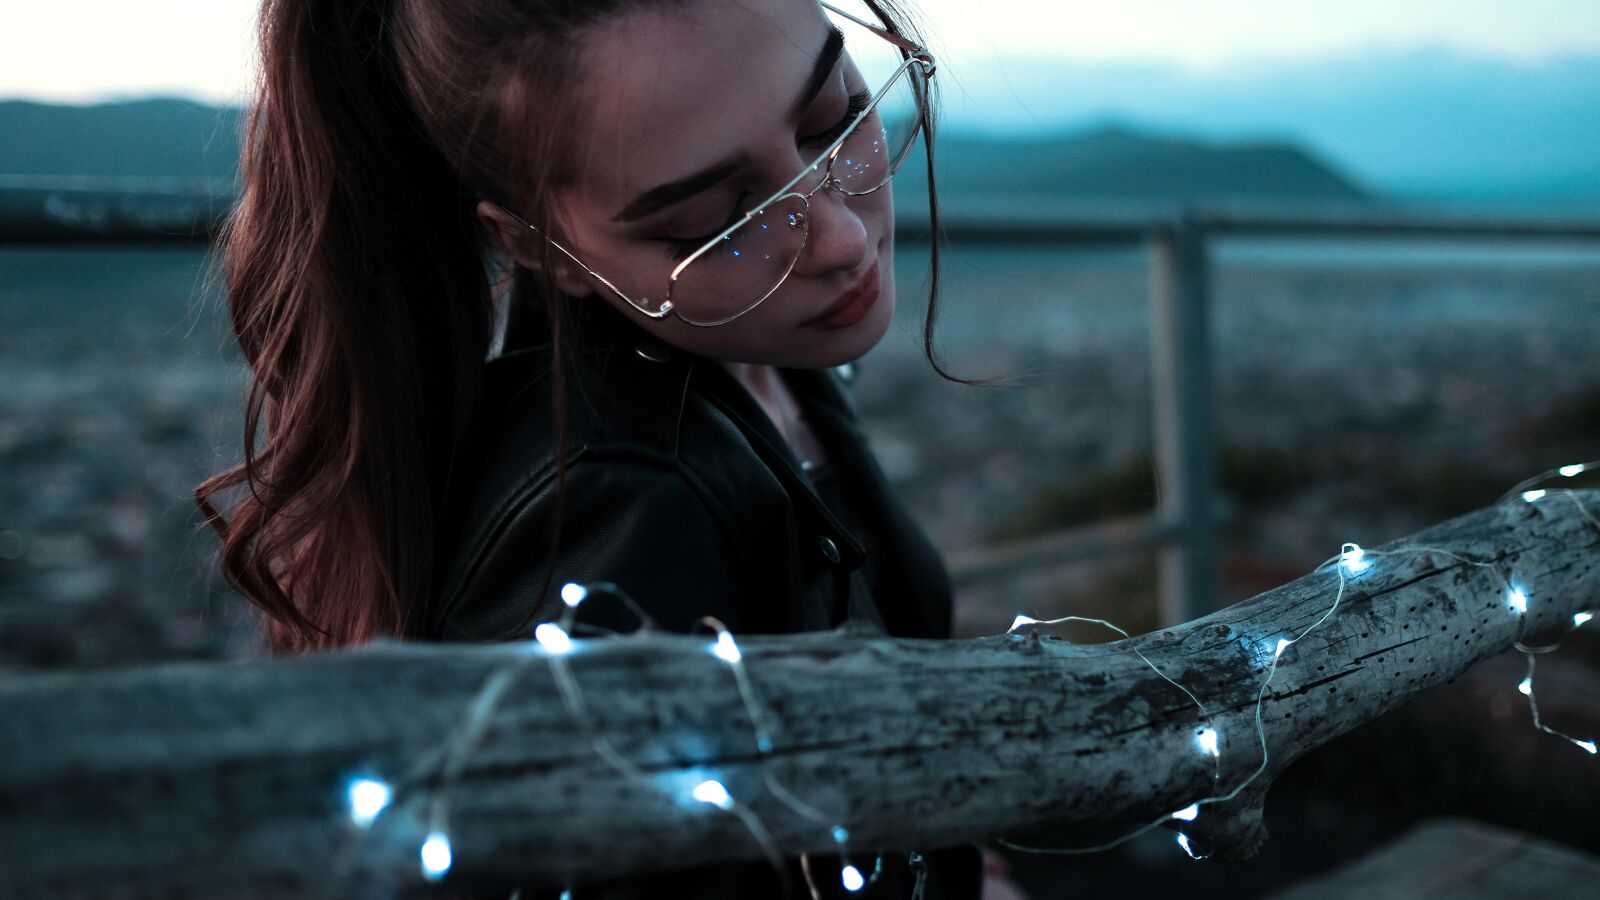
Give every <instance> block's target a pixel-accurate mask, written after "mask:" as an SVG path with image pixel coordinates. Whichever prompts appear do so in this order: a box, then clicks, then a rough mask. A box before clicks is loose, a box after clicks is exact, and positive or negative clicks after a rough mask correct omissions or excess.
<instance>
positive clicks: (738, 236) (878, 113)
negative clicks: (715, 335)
mask: <svg viewBox="0 0 1600 900" xmlns="http://www.w3.org/2000/svg"><path fill="white" fill-rule="evenodd" d="M819 4H820V5H821V6H822V7H823V8H824V9H827V10H829V11H830V12H832V13H834V14H836V15H838V16H841V17H843V18H844V19H847V20H849V21H850V22H853V23H855V24H856V25H859V26H861V27H862V28H864V29H866V30H868V31H870V32H872V33H873V34H875V35H877V36H878V37H880V38H883V39H884V40H886V41H888V42H889V43H891V44H893V45H894V46H895V47H896V48H898V50H899V53H900V56H901V57H902V60H901V63H900V65H899V67H898V68H896V69H895V71H894V73H893V74H892V75H890V76H889V78H888V80H887V81H886V82H885V83H884V86H883V87H882V88H881V89H879V90H878V91H877V92H876V93H874V94H872V95H871V97H870V98H869V99H868V100H867V101H866V103H865V105H864V107H863V108H862V109H861V111H860V112H859V113H858V114H857V115H856V116H855V118H854V119H853V120H852V121H851V122H850V124H849V125H848V126H846V127H845V129H844V131H843V132H841V133H840V134H839V136H838V137H836V138H834V140H833V142H832V143H830V144H829V145H828V147H827V148H826V149H825V150H823V151H822V153H821V154H819V155H818V156H817V158H816V159H814V160H813V161H812V162H811V164H810V165H808V166H806V167H805V168H804V169H803V170H802V171H801V172H800V174H799V175H796V176H795V177H794V178H793V179H791V180H790V181H789V183H788V184H785V185H784V186H783V187H781V188H779V189H778V190H777V191H776V192H775V193H773V194H772V196H770V197H768V198H767V199H766V200H763V201H762V202H761V203H758V204H756V206H754V207H753V208H751V209H750V210H749V211H748V212H746V213H744V214H743V215H742V216H741V217H740V218H739V219H738V221H736V222H734V223H733V224H731V225H729V226H727V227H726V228H724V229H722V230H721V231H719V232H718V233H717V234H715V235H713V236H712V237H711V238H710V239H709V240H707V241H706V242H705V243H704V244H702V245H701V246H700V247H699V248H698V249H696V250H694V251H693V252H692V253H689V254H688V255H687V256H685V257H683V258H682V260H681V261H680V262H678V263H677V265H676V266H675V267H674V268H673V269H672V272H671V273H670V275H669V276H668V278H667V285H666V291H665V293H664V294H663V295H662V296H661V297H660V299H659V300H655V301H652V299H651V298H649V297H643V296H641V297H638V298H637V299H636V298H634V297H630V296H629V295H628V294H627V293H625V292H623V291H622V290H621V289H620V288H618V287H617V286H616V285H615V284H614V283H612V282H611V281H610V280H609V279H607V278H606V277H605V276H603V275H601V274H600V273H599V272H596V271H595V270H594V269H592V268H590V267H589V266H588V265H587V264H585V263H584V262H583V261H582V260H580V259H579V258H578V257H577V256H576V255H575V254H574V253H573V252H572V251H570V250H568V249H567V248H566V247H564V246H562V245H561V244H560V243H559V242H557V241H555V240H552V239H550V238H546V240H549V241H550V244H551V245H552V246H554V247H555V248H556V249H557V250H559V251H561V253H563V254H564V255H566V256H567V258H569V259H571V260H572V261H573V263H575V264H576V265H577V266H578V267H579V268H581V269H583V270H584V271H585V272H587V273H589V274H590V275H591V276H593V277H594V278H595V280H597V281H599V282H600V283H601V284H603V285H605V286H606V288H608V289H609V290H611V291H612V292H613V293H615V294H616V295H617V296H618V297H620V298H622V299H623V300H624V301H626V302H627V303H628V305H629V306H631V307H633V308H634V309H636V310H638V311H639V312H640V313H642V314H644V315H646V316H648V317H650V318H652V319H663V318H666V317H667V316H670V315H675V316H677V317H678V318H679V319H681V320H683V321H684V322H686V323H688V324H690V325H698V326H707V327H709V326H713V325H721V324H724V323H726V322H731V321H733V320H734V319H737V318H738V317H740V316H742V315H744V314H745V313H747V312H749V311H750V310H752V309H754V308H756V306H758V305H760V303H761V302H762V301H763V300H765V299H767V298H768V297H770V296H772V294H773V293H775V292H776V291H777V290H778V288H779V287H780V286H781V285H782V284H783V282H784V281H785V280H787V279H788V277H789V273H791V272H792V271H794V267H795V265H796V263H798V262H799V260H800V255H801V253H802V252H803V251H804V249H805V245H806V238H807V235H808V233H809V227H808V226H809V218H808V214H809V212H810V201H811V197H813V196H814V195H815V194H816V193H817V191H819V190H821V189H823V188H824V187H827V188H832V189H833V190H835V191H838V192H839V193H841V194H844V195H846V196H852V197H855V196H862V195H865V194H870V193H872V192H873V191H876V190H878V189H879V188H881V187H883V186H884V185H886V184H888V183H889V180H890V179H891V178H893V177H894V174H895V172H897V171H899V169H900V167H901V166H902V165H903V164H904V163H905V161H906V158H907V157H908V156H909V155H910V153H911V149H912V146H913V144H914V143H915V140H916V137H917V135H918V134H919V133H921V129H922V123H923V119H924V117H925V116H926V112H927V98H928V80H929V79H930V78H932V76H933V73H934V61H933V56H932V54H930V53H929V52H928V51H927V49H926V48H924V47H922V46H921V45H919V44H917V43H915V42H914V41H910V40H907V39H906V38H904V37H902V36H900V35H897V34H894V33H893V32H890V31H888V30H886V29H884V28H882V27H880V26H877V25H873V24H871V23H869V22H866V21H864V20H862V19H860V18H857V17H856V16H853V15H851V14H850V13H847V12H845V11H843V10H841V9H839V8H837V7H835V6H833V5H831V4H829V3H826V2H821V0H819ZM496 205H499V204H496ZM501 208H502V209H504V207H503V206H502V207H501ZM505 212H506V213H507V215H510V216H511V217H512V218H514V219H516V220H517V221H518V222H520V223H521V224H522V225H524V226H526V227H527V228H529V229H530V230H532V231H533V232H534V233H535V234H540V235H541V236H543V235H542V233H541V232H540V231H539V229H538V228H537V227H535V226H534V225H532V224H530V223H529V222H528V221H527V220H526V219H524V218H522V217H521V216H519V215H517V214H516V213H514V212H511V211H510V210H505Z"/></svg>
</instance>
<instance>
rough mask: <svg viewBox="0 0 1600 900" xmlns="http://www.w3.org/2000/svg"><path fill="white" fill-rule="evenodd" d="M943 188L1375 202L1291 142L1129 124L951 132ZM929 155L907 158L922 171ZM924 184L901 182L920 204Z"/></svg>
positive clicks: (945, 140)
mask: <svg viewBox="0 0 1600 900" xmlns="http://www.w3.org/2000/svg"><path fill="white" fill-rule="evenodd" d="M934 150H935V160H936V172H937V174H938V177H939V190H940V191H942V192H949V193H951V194H976V193H982V192H984V191H1000V192H1013V193H1020V192H1030V193H1035V194H1050V195H1059V196H1070V197H1082V198H1086V199H1103V198H1104V199H1109V198H1118V199H1129V200H1201V199H1252V200H1265V199H1275V200H1342V201H1356V200H1363V199H1367V198H1368V197H1369V196H1370V195H1369V193H1368V191H1366V190H1365V189H1364V188H1362V187H1361V186H1359V185H1357V184H1356V183H1355V182H1354V181H1352V180H1351V179H1350V178H1348V177H1347V176H1345V175H1344V174H1342V173H1341V172H1339V171H1338V170H1337V169H1336V168H1335V167H1334V166H1333V165H1332V164H1330V163H1328V162H1325V161H1324V160H1322V159H1320V158H1318V156H1317V155H1316V154H1315V153H1313V152H1312V151H1310V150H1307V149H1305V148H1303V147H1300V146H1297V145H1295V144H1293V143H1290V142H1287V141H1239V142H1234V141H1202V140H1195V139H1192V138H1187V137H1174V136H1162V135H1155V134H1150V133H1148V132H1145V131H1143V130H1140V129H1137V128H1134V127H1132V126H1129V125H1126V124H1120V123H1110V124H1103V125H1100V126H1097V127H1093V128H1091V129H1089V130H1086V131H1081V132H1069V133H1062V134H1057V135H1052V136H1049V137H1043V138H1036V139H1026V140H1015V139H1005V138H997V137H992V136H982V135H974V134H962V133H959V132H956V133H951V132H945V133H942V134H940V135H939V137H938V145H937V146H936V147H935V148H934ZM922 159H923V157H922V154H921V152H920V150H919V151H918V153H916V154H915V158H914V159H911V160H907V162H906V165H907V167H908V168H909V169H910V171H912V172H914V173H915V172H921V171H923V167H924V163H923V162H922ZM924 182H925V179H923V178H918V177H913V178H910V179H897V180H896V182H895V190H896V192H897V193H898V194H900V195H907V194H909V195H915V196H920V195H922V194H924V193H925V192H926V188H925V184H924Z"/></svg>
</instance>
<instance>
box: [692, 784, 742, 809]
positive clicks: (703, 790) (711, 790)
mask: <svg viewBox="0 0 1600 900" xmlns="http://www.w3.org/2000/svg"><path fill="white" fill-rule="evenodd" d="M693 796H694V798H695V799H696V800H699V801H700V802H701V803H709V804H711V805H712V806H720V807H722V808H723V809H728V808H730V807H732V806H733V798H732V797H729V796H728V789H727V788H725V787H723V786H722V782H720V781H715V780H706V781H702V782H700V783H699V784H697V785H695V786H694V791H693Z"/></svg>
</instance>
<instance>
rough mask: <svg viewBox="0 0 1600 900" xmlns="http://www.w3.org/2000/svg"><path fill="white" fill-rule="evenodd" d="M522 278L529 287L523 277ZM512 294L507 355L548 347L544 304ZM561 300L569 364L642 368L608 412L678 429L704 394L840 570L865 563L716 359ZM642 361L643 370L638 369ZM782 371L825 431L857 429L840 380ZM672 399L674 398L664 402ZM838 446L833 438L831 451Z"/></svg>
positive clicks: (599, 309)
mask: <svg viewBox="0 0 1600 900" xmlns="http://www.w3.org/2000/svg"><path fill="white" fill-rule="evenodd" d="M518 281H519V283H522V284H526V283H527V279H525V278H519V279H518ZM513 297H514V300H513V302H512V304H511V306H510V308H509V309H508V310H507V315H506V330H505V336H504V341H503V346H504V349H503V351H502V355H504V354H508V353H514V352H517V351H519V350H523V349H526V348H529V347H533V346H538V345H540V344H544V345H548V344H549V343H550V335H549V330H548V321H547V318H546V313H545V310H544V308H543V306H542V302H541V301H539V300H536V299H533V298H532V297H531V291H523V290H518V291H515V292H514V294H513ZM562 300H563V302H566V303H567V304H568V307H567V308H568V309H569V310H571V311H572V314H571V315H570V316H569V320H570V322H571V324H572V331H573V332H574V334H572V335H571V336H570V337H568V338H567V339H565V341H564V342H566V341H570V342H571V343H570V346H576V347H579V348H580V349H579V350H578V351H577V352H575V353H573V354H572V355H571V356H570V357H569V359H571V360H572V361H573V362H575V363H578V364H579V365H596V366H598V367H599V368H600V369H601V370H602V371H603V372H604V373H606V377H607V378H608V379H610V377H611V376H612V375H622V374H623V373H624V372H625V371H629V370H637V371H640V372H641V375H640V379H641V380H643V381H644V382H645V384H631V383H630V384H618V385H616V387H617V390H616V391H615V392H612V396H613V400H612V402H611V405H609V408H608V409H607V410H606V411H605V412H606V413H609V414H610V415H621V416H628V417H630V418H633V419H634V420H636V421H639V420H642V419H649V420H650V424H651V425H652V426H655V427H669V428H673V429H676V428H677V423H678V422H679V421H681V415H680V411H681V407H682V403H683V402H684V399H685V398H686V397H687V395H688V393H689V392H694V393H696V394H698V395H700V396H702V397H704V398H705V399H706V400H707V401H709V402H710V403H711V404H713V405H714V406H715V407H717V408H718V409H719V410H720V411H721V412H722V413H723V414H724V415H726V416H727V417H728V418H729V419H730V420H731V421H732V422H733V423H734V424H735V425H736V426H737V427H738V428H739V430H740V431H741V432H742V433H743V434H744V436H745V438H746V439H747V440H748V441H749V443H750V446H751V447H752V449H754V450H755V452H756V454H757V455H758V456H759V457H760V458H761V459H762V461H763V462H765V463H766V465H767V466H768V468H769V469H771V470H772V472H773V474H774V475H775V476H776V477H777V478H778V479H779V481H780V483H782V484H783V486H784V488H785V490H787V491H788V493H789V496H790V497H792V498H794V500H795V505H796V512H797V514H799V516H800V517H801V521H802V522H803V523H805V524H806V525H808V526H809V527H810V528H812V529H814V530H816V531H817V533H818V534H819V535H822V536H827V537H830V538H832V540H833V541H834V543H835V545H836V546H837V548H838V552H839V565H840V566H842V567H843V568H845V569H854V568H857V567H859V566H860V565H861V564H862V563H863V562H864V561H865V559H866V550H865V548H864V547H863V545H862V544H861V542H860V540H858V539H857V538H856V536H855V535H852V534H851V533H850V532H849V531H848V530H847V529H846V528H845V526H844V524H843V523H842V522H840V520H839V519H838V517H837V516H835V515H834V514H833V511H832V510H830V509H829V508H828V506H827V504H826V503H824V502H823V500H822V498H821V497H820V496H819V495H818V494H817V491H816V487H815V486H814V485H813V484H812V482H811V480H810V478H809V477H808V476H807V475H806V474H805V473H804V470H802V469H801V467H800V459H799V457H798V456H796V454H795V452H794V450H793V448H792V447H790V446H789V442H788V441H787V440H785V439H784V437H783V435H782V434H781V433H780V432H779V431H778V428H777V426H776V425H775V424H774V423H773V421H772V419H771V417H769V416H768V415H767V413H766V410H764V409H762V408H761V405H760V404H759V403H758V402H757V401H756V399H755V397H754V396H753V395H751V393H750V391H749V389H748V388H746V387H745V386H744V384H743V383H741V382H740V381H739V380H738V379H737V378H735V377H734V376H733V374H732V373H731V372H729V371H728V370H727V369H726V368H725V367H724V366H722V365H721V364H720V363H718V362H717V361H715V360H712V359H708V358H706V357H703V356H699V355H697V354H693V353H688V352H686V351H683V350H680V349H678V348H676V347H669V346H667V345H666V344H664V343H662V342H661V341H660V340H659V339H657V338H656V337H655V336H654V335H652V334H650V332H648V331H646V330H645V329H644V328H643V327H641V326H640V325H639V324H638V322H637V321H636V320H635V319H634V318H633V316H632V315H631V314H625V313H624V312H622V311H619V310H617V309H614V308H613V307H612V306H611V305H610V304H609V303H607V302H606V301H604V300H601V299H599V298H585V299H577V298H570V297H563V298H562ZM639 363H643V364H644V365H643V366H642V367H637V366H636V364H639ZM779 373H780V375H781V376H782V377H783V378H784V380H785V382H786V383H787V384H788V385H789V387H790V389H791V390H792V391H793V392H794V394H795V396H796V399H797V400H798V402H799V403H800V404H801V406H802V408H803V409H805V410H806V412H807V414H808V416H809V415H812V414H815V415H819V416H821V417H822V418H823V419H824V420H825V424H824V429H825V430H827V431H829V432H838V431H839V430H841V429H849V430H850V431H851V432H852V433H853V432H854V426H853V424H852V423H853V420H854V412H853V410H852V409H851V408H850V406H849V402H848V401H847V400H846V399H845V397H844V395H843V393H842V391H841V390H840V389H839V385H838V383H837V382H836V381H835V379H836V378H837V376H836V375H834V374H832V373H831V372H829V371H827V370H821V369H793V368H780V369H779ZM623 377H624V378H626V376H623ZM627 380H628V381H634V380H635V379H627ZM668 398H674V399H673V401H671V402H663V401H667V399H668ZM673 403H675V404H676V408H673V406H672V404H673ZM672 443H673V445H674V446H676V444H677V441H676V440H675V439H674V440H673V441H672ZM837 446H839V444H838V442H837V441H836V442H835V443H834V446H833V447H830V449H834V447H837Z"/></svg>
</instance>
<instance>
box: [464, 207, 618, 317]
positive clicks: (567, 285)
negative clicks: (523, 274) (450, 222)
mask: <svg viewBox="0 0 1600 900" xmlns="http://www.w3.org/2000/svg"><path fill="white" fill-rule="evenodd" d="M477 213H478V222H479V223H480V224H482V225H483V227H484V229H485V230H486V231H488V232H489V234H491V235H493V236H494V238H495V240H496V241H497V242H498V243H499V244H500V247H501V248H502V249H503V250H505V252H506V253H507V254H509V255H510V257H511V258H512V259H514V260H516V261H517V263H518V264H519V265H521V266H522V267H523V268H525V269H530V270H532V271H534V272H539V271H543V269H544V260H543V258H542V257H543V253H544V239H543V238H541V237H540V236H539V235H538V234H537V233H536V232H534V231H533V230H532V229H530V228H528V226H526V225H524V224H522V223H521V222H519V221H517V220H516V219H515V218H513V217H512V216H511V215H510V214H509V213H507V212H506V211H505V210H503V209H501V208H500V207H499V206H496V205H495V204H493V203H491V202H489V201H488V200H480V201H478V208H477ZM556 253H557V255H558V256H560V257H561V260H562V261H561V262H559V263H557V264H556V267H555V273H554V277H555V283H556V288H557V289H558V290H560V291H561V292H562V293H563V294H567V295H568V296H572V297H584V296H588V295H590V294H593V293H595V286H594V285H593V284H591V283H590V279H589V278H588V277H587V276H586V273H584V272H583V270H582V269H580V268H578V267H577V266H575V265H572V264H571V262H570V260H568V259H567V258H566V256H565V254H562V253H561V252H560V251H559V250H558V251H556Z"/></svg>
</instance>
